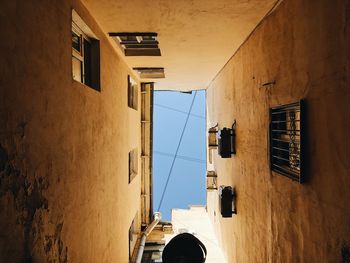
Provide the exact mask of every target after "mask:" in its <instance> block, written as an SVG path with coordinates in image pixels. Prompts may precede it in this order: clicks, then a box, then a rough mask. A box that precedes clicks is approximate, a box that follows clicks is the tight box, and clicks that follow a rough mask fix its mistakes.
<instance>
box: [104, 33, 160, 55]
mask: <svg viewBox="0 0 350 263" xmlns="http://www.w3.org/2000/svg"><path fill="white" fill-rule="evenodd" d="M109 36H110V37H112V38H114V40H115V41H116V42H117V43H118V45H119V46H120V47H121V48H122V50H123V51H124V54H125V56H160V55H161V53H160V49H159V47H158V44H159V43H158V41H157V36H158V34H157V33H155V32H117V33H109Z"/></svg>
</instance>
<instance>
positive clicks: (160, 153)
mask: <svg viewBox="0 0 350 263" xmlns="http://www.w3.org/2000/svg"><path fill="white" fill-rule="evenodd" d="M153 153H154V154H159V155H163V156H168V157H174V156H175V155H174V154H171V153H166V152H160V151H153ZM177 158H178V159H182V160H186V161H190V162H196V163H206V161H205V160H203V159H198V158H194V157H189V156H183V155H177Z"/></svg>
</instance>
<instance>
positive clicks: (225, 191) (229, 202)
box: [219, 185, 237, 217]
mask: <svg viewBox="0 0 350 263" xmlns="http://www.w3.org/2000/svg"><path fill="white" fill-rule="evenodd" d="M234 201H235V192H234V190H233V188H232V187H231V186H224V185H221V186H220V190H219V202H220V212H221V215H222V217H232V214H237V212H236V207H235V204H234Z"/></svg>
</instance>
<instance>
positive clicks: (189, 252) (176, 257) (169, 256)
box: [162, 233, 207, 263]
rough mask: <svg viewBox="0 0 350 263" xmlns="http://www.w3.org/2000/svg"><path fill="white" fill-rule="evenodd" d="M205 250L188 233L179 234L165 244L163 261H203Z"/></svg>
mask: <svg viewBox="0 0 350 263" xmlns="http://www.w3.org/2000/svg"><path fill="white" fill-rule="evenodd" d="M206 256H207V250H206V248H205V246H204V245H203V243H202V242H201V241H200V240H199V239H198V238H196V237H195V236H194V235H191V234H189V233H182V234H179V235H177V236H175V237H173V239H171V240H170V242H169V243H168V244H167V245H166V246H165V248H164V251H163V255H162V259H163V263H204V262H205V258H206Z"/></svg>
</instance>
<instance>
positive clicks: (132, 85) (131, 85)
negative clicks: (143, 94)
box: [128, 75, 138, 110]
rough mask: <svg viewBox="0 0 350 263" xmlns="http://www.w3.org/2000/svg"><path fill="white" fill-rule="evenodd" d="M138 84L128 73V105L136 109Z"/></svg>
mask: <svg viewBox="0 0 350 263" xmlns="http://www.w3.org/2000/svg"><path fill="white" fill-rule="evenodd" d="M137 95H138V86H137V83H136V81H135V80H133V78H132V77H131V76H130V75H128V106H129V107H130V108H132V109H134V110H137V102H138V96H137Z"/></svg>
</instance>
